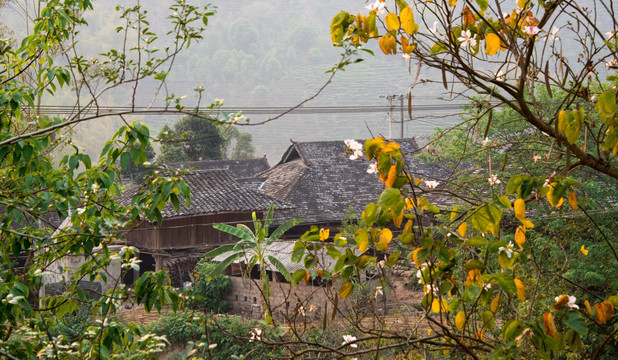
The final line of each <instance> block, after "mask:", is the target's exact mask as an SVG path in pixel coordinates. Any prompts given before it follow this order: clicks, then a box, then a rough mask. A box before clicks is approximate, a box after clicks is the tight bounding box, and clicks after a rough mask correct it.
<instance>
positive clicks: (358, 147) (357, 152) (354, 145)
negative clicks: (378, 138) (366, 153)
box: [343, 139, 363, 160]
mask: <svg viewBox="0 0 618 360" xmlns="http://www.w3.org/2000/svg"><path fill="white" fill-rule="evenodd" d="M343 142H344V143H345V145H346V146H347V147H348V150H349V151H350V152H351V153H352V154H351V155H350V160H356V159H358V158H360V157H362V156H363V145H362V144H361V143H359V142H358V141H356V140H353V139H347V140H344V141H343Z"/></svg>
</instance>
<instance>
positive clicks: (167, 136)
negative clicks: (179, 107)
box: [159, 115, 225, 162]
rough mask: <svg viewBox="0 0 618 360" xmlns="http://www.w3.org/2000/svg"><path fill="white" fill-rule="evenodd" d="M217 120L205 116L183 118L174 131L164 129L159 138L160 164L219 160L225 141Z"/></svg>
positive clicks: (175, 125)
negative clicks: (160, 139)
mask: <svg viewBox="0 0 618 360" xmlns="http://www.w3.org/2000/svg"><path fill="white" fill-rule="evenodd" d="M216 121H217V120H216V119H214V118H209V117H205V116H194V115H189V116H185V117H183V118H182V119H180V121H178V122H177V123H176V124H174V129H173V130H172V129H170V128H169V127H167V125H166V127H164V128H163V131H162V133H161V134H160V137H161V138H163V140H162V141H161V157H160V159H159V160H160V161H162V162H180V161H198V160H220V159H222V158H223V153H222V148H223V146H224V144H225V140H224V138H223V136H222V134H221V129H220V127H219V126H217V125H216V124H215V122H216Z"/></svg>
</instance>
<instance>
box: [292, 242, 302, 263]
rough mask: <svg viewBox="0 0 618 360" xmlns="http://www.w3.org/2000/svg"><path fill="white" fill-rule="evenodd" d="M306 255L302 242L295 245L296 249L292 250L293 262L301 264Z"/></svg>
mask: <svg viewBox="0 0 618 360" xmlns="http://www.w3.org/2000/svg"><path fill="white" fill-rule="evenodd" d="M304 254H305V244H303V242H302V241H300V240H298V241H296V243H294V249H293V250H292V258H291V260H292V261H293V262H296V263H297V262H300V260H302V258H303V255H304Z"/></svg>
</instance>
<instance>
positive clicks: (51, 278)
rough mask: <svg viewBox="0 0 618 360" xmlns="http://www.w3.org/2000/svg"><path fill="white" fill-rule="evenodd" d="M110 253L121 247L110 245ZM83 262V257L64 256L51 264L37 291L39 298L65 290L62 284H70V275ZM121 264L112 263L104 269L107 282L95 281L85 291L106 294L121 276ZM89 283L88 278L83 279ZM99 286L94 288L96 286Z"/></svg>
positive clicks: (97, 250) (117, 262) (116, 261)
mask: <svg viewBox="0 0 618 360" xmlns="http://www.w3.org/2000/svg"><path fill="white" fill-rule="evenodd" d="M108 248H109V250H110V251H111V252H118V251H120V249H121V248H122V245H110V246H108ZM92 251H93V253H98V252H100V251H101V249H100V248H98V249H97V248H95V249H93V250H92ZM84 262H85V257H84V255H71V256H65V257H63V258H60V259H58V260H56V261H55V262H53V263H52V264H51V265H50V266H49V267H47V269H45V275H43V286H42V287H41V289H40V290H39V297H40V298H42V297H44V296H45V295H48V294H53V293H57V292H59V291H62V289H63V288H65V286H64V284H65V283H68V282H71V281H72V279H73V277H72V276H71V275H70V274H71V273H72V272H73V271H75V269H77V268H79V267H80V266H81V265H82V264H84ZM121 270H122V269H121V262H120V260H115V261H112V263H111V265H110V266H109V267H107V268H106V269H105V275H106V276H107V282H104V281H103V279H96V281H94V282H93V283H94V284H92V285H94V286H90V285H88V286H87V287H86V289H97V290H98V289H100V291H101V292H102V293H106V292H107V291H108V290H109V289H111V288H112V287H114V286H116V282H117V281H118V280H119V279H120V276H121V273H122V271H121ZM84 280H85V281H86V282H88V283H90V282H89V281H88V280H90V279H88V278H86V279H84ZM97 283H98V284H100V287H99V286H96V284H97Z"/></svg>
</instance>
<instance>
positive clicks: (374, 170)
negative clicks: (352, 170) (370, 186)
mask: <svg viewBox="0 0 618 360" xmlns="http://www.w3.org/2000/svg"><path fill="white" fill-rule="evenodd" d="M377 172H378V164H376V163H371V164H369V167H368V168H367V174H376V173H377Z"/></svg>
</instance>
